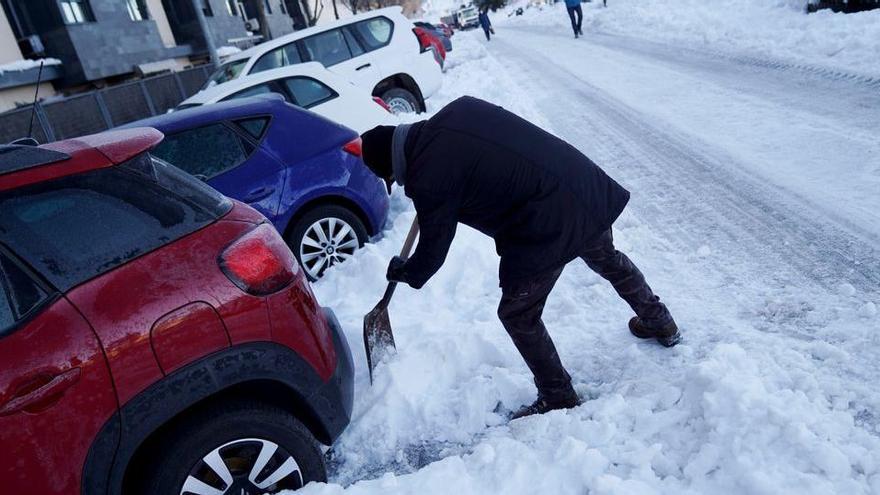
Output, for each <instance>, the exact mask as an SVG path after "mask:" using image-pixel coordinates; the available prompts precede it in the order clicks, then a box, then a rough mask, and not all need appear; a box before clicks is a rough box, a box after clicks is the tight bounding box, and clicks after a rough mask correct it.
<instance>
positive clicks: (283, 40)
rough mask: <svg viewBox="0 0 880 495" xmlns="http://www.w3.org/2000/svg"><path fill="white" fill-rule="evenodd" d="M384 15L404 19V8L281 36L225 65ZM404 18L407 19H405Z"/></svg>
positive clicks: (241, 54)
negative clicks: (314, 35)
mask: <svg viewBox="0 0 880 495" xmlns="http://www.w3.org/2000/svg"><path fill="white" fill-rule="evenodd" d="M382 15H384V16H400V17H403V8H402V7H400V6H392V7H385V8H383V9H378V10H371V11H369V12H364V13H361V14H356V15H353V16H351V17H346V18H345V19H339V20H336V21H333V22H328V23H326V24H321V25H319V26H312V27H310V28H306V29H303V30H300V31H294V32H292V33H290V34H285V35H284V36H279V37H277V38H275V39H273V40H271V41H267V42H265V43H260V44H259V45H257V46H253V47H251V48H248V49H247V50H244V51H241V52H239V53H236V54H235V55H232V56H230V57H229V58H227V59H226V60H224V61H223V64H228V63H230V62H239V61H242V60H247V59H249V58H252V57H254V56H255V55H262V54H263V53H265V52H268V51H271V50H273V49H275V48H278V47H279V46H284V45H286V44H288V43H290V42H292V41H296V40H300V39H303V38H306V37H308V36H311V35H313V34H317V33H322V32H324V31H329V30H331V29H334V28H337V27H339V26H345V25H348V24H351V23H354V22H358V21H362V20H364V19H371V18H373V17H379V16H382ZM403 18H404V19H405V17H403Z"/></svg>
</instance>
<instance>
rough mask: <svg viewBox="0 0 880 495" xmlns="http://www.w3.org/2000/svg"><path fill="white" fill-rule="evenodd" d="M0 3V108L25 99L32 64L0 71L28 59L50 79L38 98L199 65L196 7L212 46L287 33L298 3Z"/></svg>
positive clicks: (201, 49) (202, 56) (201, 41)
mask: <svg viewBox="0 0 880 495" xmlns="http://www.w3.org/2000/svg"><path fill="white" fill-rule="evenodd" d="M0 2H2V9H0V50H2V51H0V71H2V73H0V111H2V110H7V109H9V108H13V107H14V106H15V105H16V104H21V103H26V102H27V100H28V99H27V98H24V96H25V95H27V94H30V95H31V97H32V96H33V86H34V84H35V82H36V74H37V72H38V69H37V68H35V67H31V68H26V69H23V70H4V68H9V69H22V68H24V67H29V66H31V65H38V64H34V63H28V62H26V60H28V59H47V60H49V61H50V62H51V63H52V65H47V66H45V67H44V73H43V76H44V77H43V80H44V81H47V82H51V83H52V84H51V85H49V84H46V85H44V86H43V89H41V95H43V96H50V95H52V94H53V93H54V92H55V90H58V91H63V92H66V93H70V92H78V91H83V90H88V89H92V88H100V87H105V86H107V85H112V84H114V83H116V82H119V81H122V80H126V79H131V78H133V77H136V76H145V75H150V74H154V73H160V72H165V71H169V70H178V69H181V68H183V67H187V66H191V65H194V64H197V63H203V62H206V61H207V60H208V58H209V57H208V55H209V54H208V51H207V43H206V34H205V32H204V31H203V29H202V27H201V24H200V22H199V16H198V14H199V12H198V11H197V10H196V6H199V8H200V10H201V14H202V15H203V16H204V19H205V25H206V27H207V33H208V36H211V38H212V39H213V42H214V45H215V46H216V47H224V46H237V47H242V48H243V47H247V46H251V45H253V44H254V43H256V42H258V41H260V40H262V39H270V38H274V37H277V36H281V35H284V34H287V33H290V32H293V30H294V18H295V16H293V15H291V14H290V10H289V7H288V6H289V5H290V4H291V3H293V4H294V6H295V7H299V6H300V4H299V0H295V1H293V2H291V0H0ZM298 15H300V17H301V18H303V19H305V17H304V16H302V15H301V14H299V13H298ZM4 64H5V65H4ZM51 86H54V89H53V88H52V87H51ZM44 90H45V92H44Z"/></svg>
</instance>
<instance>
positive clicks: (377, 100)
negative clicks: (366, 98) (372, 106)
mask: <svg viewBox="0 0 880 495" xmlns="http://www.w3.org/2000/svg"><path fill="white" fill-rule="evenodd" d="M373 101H375V102H376V104H377V105H379V106H380V107H382V108H384V109H385V110H386V111H387V112H388V113H393V112H391V107H389V106H388V104H387V103H385V100H383V99H382V98H379V97H378V96H374V97H373Z"/></svg>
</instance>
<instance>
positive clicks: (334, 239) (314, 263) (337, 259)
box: [299, 217, 359, 279]
mask: <svg viewBox="0 0 880 495" xmlns="http://www.w3.org/2000/svg"><path fill="white" fill-rule="evenodd" d="M358 247H359V243H358V238H357V234H356V233H355V231H354V229H353V228H351V225H349V224H348V222H346V221H344V220H342V219H339V218H335V217H330V218H322V219H321V220H318V221H317V222H315V223H313V224H312V225H310V226H309V228H308V229H306V232H305V235H303V238H302V241H301V242H300V246H299V259H300V261H301V262H302V264H303V269H305V271H306V273H308V274H309V276H310V277H311V278H312V279H317V278H319V277H320V276H321V275H322V274H323V273H324V271H325V270H327V268H330V267H331V266H333V265H335V264H337V263H342V262H343V261H346V260H348V259H349V258H351V257H352V255H353V254H354V252H355V251H356V250H357V249H358Z"/></svg>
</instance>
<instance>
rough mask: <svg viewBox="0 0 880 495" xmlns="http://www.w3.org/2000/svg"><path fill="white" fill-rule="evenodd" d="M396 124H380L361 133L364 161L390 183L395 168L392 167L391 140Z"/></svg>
mask: <svg viewBox="0 0 880 495" xmlns="http://www.w3.org/2000/svg"><path fill="white" fill-rule="evenodd" d="M393 139H394V126H390V125H380V126H377V127H374V128H372V129H370V130H369V131H367V132H365V133H363V134H362V135H361V151H362V153H363V158H364V163H365V164H366V165H367V167H368V168H369V169H370V170H371V171H372V172H373V173H374V174H376V175H377V176H378V177H379V178H381V179H385V181H386V182H388V183H389V184H390V182H391V181H393V176H394V169H393V168H392V167H391V142H392V140H393Z"/></svg>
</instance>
